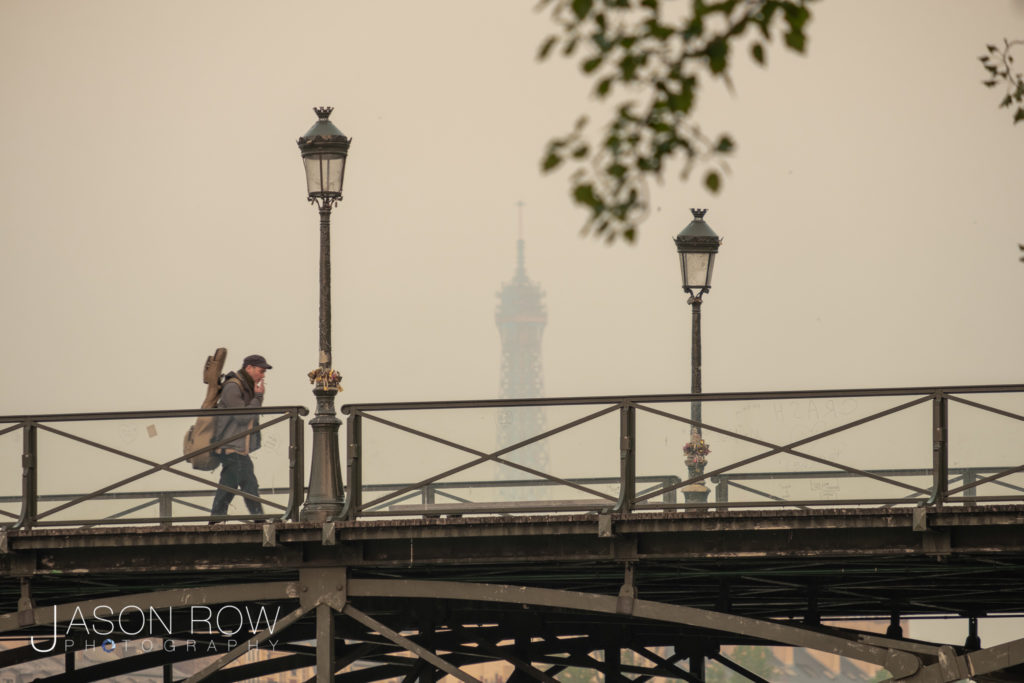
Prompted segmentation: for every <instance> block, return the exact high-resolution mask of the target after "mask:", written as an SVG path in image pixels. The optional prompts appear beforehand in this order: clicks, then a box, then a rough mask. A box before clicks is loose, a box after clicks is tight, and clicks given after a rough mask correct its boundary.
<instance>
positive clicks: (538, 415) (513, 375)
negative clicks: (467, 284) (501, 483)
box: [494, 202, 548, 497]
mask: <svg viewBox="0 0 1024 683" xmlns="http://www.w3.org/2000/svg"><path fill="white" fill-rule="evenodd" d="M525 252H526V245H525V242H524V240H523V204H522V202H520V203H519V237H518V239H517V241H516V269H515V273H514V274H513V275H512V279H511V280H509V281H508V282H506V283H505V284H504V285H502V287H501V290H500V291H499V292H498V308H497V310H496V311H495V314H494V320H495V322H496V323H497V325H498V332H499V334H500V335H501V391H500V394H499V395H500V397H501V398H538V397H540V396H543V395H544V371H543V366H542V363H541V338H542V336H543V334H544V326H545V325H546V324H547V321H548V314H547V310H546V309H545V308H544V290H543V289H542V288H541V286H540V285H539V284H538V283H536V282H534V281H533V280H531V279H530V278H529V276H527V274H526V253H525ZM544 426H545V419H544V409H543V408H541V407H540V406H531V407H524V408H502V409H501V410H500V411H499V413H498V447H499V448H504V447H506V446H510V445H512V444H514V443H518V442H520V441H523V440H524V439H528V438H530V437H532V436H535V435H537V434H539V433H541V432H542V431H544ZM502 457H503V459H505V460H509V461H512V462H516V463H519V464H521V465H526V466H528V467H532V468H534V469H537V470H542V471H545V472H546V471H547V469H548V453H547V445H546V444H545V443H544V442H543V441H541V442H539V443H534V444H530V445H529V446H525V447H523V448H520V449H518V450H516V451H513V452H511V453H509V454H507V455H504V456H502ZM497 467H498V470H497V478H498V479H502V480H509V479H531V478H532V476H531V475H530V474H528V473H526V472H523V471H521V470H516V469H514V468H511V467H507V466H505V465H498V466H497ZM510 493H512V496H513V497H520V496H519V495H517V494H515V492H510Z"/></svg>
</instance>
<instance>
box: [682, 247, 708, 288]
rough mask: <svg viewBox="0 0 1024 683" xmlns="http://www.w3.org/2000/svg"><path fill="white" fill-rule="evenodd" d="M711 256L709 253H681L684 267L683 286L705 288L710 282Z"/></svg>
mask: <svg viewBox="0 0 1024 683" xmlns="http://www.w3.org/2000/svg"><path fill="white" fill-rule="evenodd" d="M711 257H712V254H708V253H696V254H694V253H690V254H680V255H679V260H680V262H681V265H682V267H683V287H687V288H692V289H703V288H705V287H707V286H708V285H709V284H710V283H709V280H710V275H711Z"/></svg>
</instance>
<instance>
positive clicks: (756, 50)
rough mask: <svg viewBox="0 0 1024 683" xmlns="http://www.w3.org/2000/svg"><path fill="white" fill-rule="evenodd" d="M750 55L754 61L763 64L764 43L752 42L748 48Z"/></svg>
mask: <svg viewBox="0 0 1024 683" xmlns="http://www.w3.org/2000/svg"><path fill="white" fill-rule="evenodd" d="M750 55H751V56H752V57H753V58H754V61H755V62H757V63H758V64H760V65H762V66H764V45H761V43H754V45H753V47H751V48H750Z"/></svg>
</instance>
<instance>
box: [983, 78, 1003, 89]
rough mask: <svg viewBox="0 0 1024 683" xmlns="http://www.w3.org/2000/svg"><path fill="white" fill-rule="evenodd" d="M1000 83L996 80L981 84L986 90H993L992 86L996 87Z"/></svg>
mask: <svg viewBox="0 0 1024 683" xmlns="http://www.w3.org/2000/svg"><path fill="white" fill-rule="evenodd" d="M998 82H999V81H996V80H991V81H982V82H981V83H982V85H984V86H985V87H986V88H991V87H992V86H994V85H995V84H996V83H998Z"/></svg>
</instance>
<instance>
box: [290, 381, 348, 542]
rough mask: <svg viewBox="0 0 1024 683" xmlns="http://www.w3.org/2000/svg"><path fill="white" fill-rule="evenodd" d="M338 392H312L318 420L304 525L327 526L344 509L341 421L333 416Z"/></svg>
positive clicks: (302, 516) (301, 516)
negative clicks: (323, 524) (340, 441)
mask: <svg viewBox="0 0 1024 683" xmlns="http://www.w3.org/2000/svg"><path fill="white" fill-rule="evenodd" d="M337 393H338V390H337V389H336V388H327V389H321V388H317V389H314V390H313V395H314V396H316V416H315V417H314V418H313V419H312V420H310V422H309V424H310V426H311V427H312V428H313V457H312V458H311V462H310V466H309V494H308V495H307V496H306V502H305V504H304V505H303V506H302V512H301V513H300V514H299V519H300V520H301V521H303V522H327V521H330V520H332V519H338V518H339V517H340V516H341V512H342V510H343V508H344V506H345V490H344V488H343V486H342V483H341V458H340V450H339V449H338V429H339V428H340V427H341V420H339V419H338V416H337V414H336V413H335V412H334V397H335V395H336V394H337Z"/></svg>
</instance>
